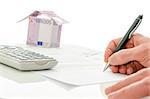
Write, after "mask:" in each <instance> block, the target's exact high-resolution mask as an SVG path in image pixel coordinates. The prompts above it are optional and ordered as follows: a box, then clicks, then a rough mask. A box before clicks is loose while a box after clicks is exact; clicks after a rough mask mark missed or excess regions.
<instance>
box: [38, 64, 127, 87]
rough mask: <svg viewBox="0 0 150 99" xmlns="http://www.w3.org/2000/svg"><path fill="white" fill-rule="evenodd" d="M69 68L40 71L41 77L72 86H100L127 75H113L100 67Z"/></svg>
mask: <svg viewBox="0 0 150 99" xmlns="http://www.w3.org/2000/svg"><path fill="white" fill-rule="evenodd" d="M77 67H78V68H76V67H75V65H74V67H72V68H70V67H68V68H63V69H57V70H47V71H40V72H38V73H40V74H41V75H43V76H45V77H47V78H51V79H55V80H58V81H60V82H63V83H67V84H72V85H91V84H100V83H105V82H112V81H118V80H121V79H124V78H125V77H126V75H123V74H117V73H112V72H111V71H110V70H107V71H105V72H102V70H101V69H100V68H99V67H96V66H93V67H92V64H91V66H89V65H87V67H86V66H83V65H81V66H80V67H79V66H77Z"/></svg>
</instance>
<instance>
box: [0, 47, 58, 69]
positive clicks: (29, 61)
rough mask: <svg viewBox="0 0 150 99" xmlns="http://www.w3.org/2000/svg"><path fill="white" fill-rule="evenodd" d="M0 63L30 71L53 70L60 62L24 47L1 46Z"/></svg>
mask: <svg viewBox="0 0 150 99" xmlns="http://www.w3.org/2000/svg"><path fill="white" fill-rule="evenodd" d="M0 63H2V64H5V65H6V66H10V67H13V68H15V69H18V70H22V71H29V70H44V69H51V68H53V67H54V66H56V65H57V63H58V61H57V60H56V59H54V58H52V57H49V56H45V55H43V54H40V53H37V52H33V51H29V50H26V49H23V48H22V47H16V46H8V45H0Z"/></svg>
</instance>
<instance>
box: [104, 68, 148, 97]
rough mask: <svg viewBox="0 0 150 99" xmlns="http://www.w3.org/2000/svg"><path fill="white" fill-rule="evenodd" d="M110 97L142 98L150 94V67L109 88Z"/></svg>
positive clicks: (107, 90)
mask: <svg viewBox="0 0 150 99" xmlns="http://www.w3.org/2000/svg"><path fill="white" fill-rule="evenodd" d="M105 93H106V94H107V95H108V99H141V98H143V97H146V96H150V68H145V69H142V70H140V71H138V72H137V73H134V74H132V75H130V76H128V77H127V78H126V79H124V80H122V81H120V82H118V83H116V84H115V85H113V86H111V87H109V88H107V89H106V90H105Z"/></svg>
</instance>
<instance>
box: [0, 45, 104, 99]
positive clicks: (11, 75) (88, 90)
mask: <svg viewBox="0 0 150 99" xmlns="http://www.w3.org/2000/svg"><path fill="white" fill-rule="evenodd" d="M25 47H26V48H27V49H30V50H34V51H37V52H41V53H43V54H47V51H46V50H48V49H46V48H40V47H38V48H36V47H31V46H25ZM75 48H76V49H75ZM79 48H80V49H81V50H80V52H82V53H81V54H83V52H85V54H86V53H89V52H90V53H89V54H94V53H92V52H91V51H92V50H91V49H86V50H85V49H84V48H81V47H77V46H65V49H67V50H69V49H70V50H72V51H79V50H77V49H79ZM59 49H60V50H62V51H63V49H64V47H61V48H59ZM73 49H74V50H73ZM51 50H54V49H50V50H49V51H51ZM56 53H57V52H56ZM68 53H71V52H69V51H68ZM49 54H50V52H49ZM49 54H47V55H49ZM60 54H61V53H60ZM68 55H69V54H68ZM86 55H87V54H86ZM51 56H53V55H52V53H51ZM68 63H69V62H68ZM51 97H53V99H55V98H60V99H63V98H65V99H70V98H75V97H78V98H83V97H85V98H88V97H92V98H96V97H97V98H100V99H103V98H104V97H103V95H102V93H101V88H100V85H99V84H97V85H90V86H73V85H68V84H64V83H61V82H59V81H55V80H51V79H47V78H44V77H42V76H41V75H39V74H37V73H33V72H21V71H18V70H15V69H13V68H11V67H7V66H5V65H2V64H0V98H11V99H12V98H19V99H20V98H42V99H45V98H48V99H49V98H51Z"/></svg>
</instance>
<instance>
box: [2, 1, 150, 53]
mask: <svg viewBox="0 0 150 99" xmlns="http://www.w3.org/2000/svg"><path fill="white" fill-rule="evenodd" d="M149 9H150V6H149V0H3V1H1V2H0V15H1V16H0V44H16V43H25V42H26V37H27V28H28V20H25V21H23V22H21V23H16V22H17V21H18V20H20V19H22V18H23V17H25V16H27V15H29V14H30V13H31V12H32V11H34V10H52V11H54V12H55V13H57V14H58V15H59V16H61V17H63V18H65V19H66V20H68V21H69V22H70V23H68V24H65V25H64V26H63V31H62V38H61V43H63V44H75V45H81V46H86V47H89V48H94V49H98V50H102V51H103V50H104V49H105V47H106V45H107V44H108V42H109V41H110V40H111V39H114V38H116V37H120V36H123V35H124V34H125V32H126V31H127V29H128V28H129V26H130V25H131V24H132V22H133V21H134V19H135V18H136V17H137V16H138V15H139V14H143V15H144V20H143V22H142V24H141V26H140V27H139V28H138V30H137V32H139V33H141V34H145V35H149V32H150V29H149V26H150V11H149Z"/></svg>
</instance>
